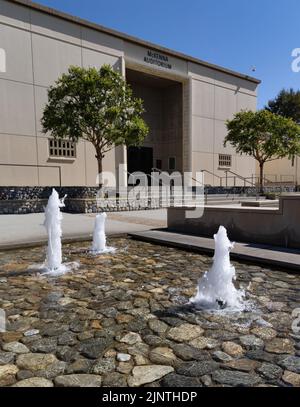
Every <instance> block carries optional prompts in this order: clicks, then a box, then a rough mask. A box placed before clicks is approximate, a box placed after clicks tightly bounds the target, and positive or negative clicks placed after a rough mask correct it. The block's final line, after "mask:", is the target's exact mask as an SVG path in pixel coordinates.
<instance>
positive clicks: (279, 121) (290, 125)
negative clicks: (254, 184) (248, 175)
mask: <svg viewBox="0 0 300 407" xmlns="http://www.w3.org/2000/svg"><path fill="white" fill-rule="evenodd" d="M226 126H227V130H228V134H227V136H226V137H225V141H224V146H226V144H227V143H230V144H232V145H233V147H235V149H236V151H237V152H238V153H240V154H247V155H250V156H252V157H254V158H255V159H256V160H257V161H258V163H259V168H260V176H259V185H260V192H261V193H263V178H264V164H265V163H266V162H268V161H272V160H277V159H279V158H283V157H289V158H290V157H292V156H293V155H295V154H299V153H300V126H299V125H298V124H296V123H295V122H294V121H293V120H292V119H289V118H285V117H282V116H279V115H276V114H274V113H271V112H269V111H267V110H259V111H257V112H252V111H241V112H239V113H237V114H236V115H235V116H234V118H233V119H232V120H228V121H227V122H226Z"/></svg>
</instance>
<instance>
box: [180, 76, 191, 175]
mask: <svg viewBox="0 0 300 407" xmlns="http://www.w3.org/2000/svg"><path fill="white" fill-rule="evenodd" d="M192 142H193V132H192V78H191V77H189V78H188V80H187V81H185V82H184V83H183V137H182V170H183V172H191V173H193V154H192V151H193V150H192Z"/></svg>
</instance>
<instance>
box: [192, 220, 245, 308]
mask: <svg viewBox="0 0 300 407" xmlns="http://www.w3.org/2000/svg"><path fill="white" fill-rule="evenodd" d="M214 240H215V254H214V257H213V265H212V267H211V269H210V270H209V271H208V272H207V271H206V272H205V274H204V276H203V277H202V278H201V279H200V280H199V282H198V288H197V294H196V295H195V297H192V298H191V299H190V303H192V304H194V305H195V307H196V308H204V309H223V308H228V309H232V310H243V309H244V308H245V304H244V302H243V299H244V296H245V292H244V290H238V289H236V288H235V286H234V284H233V281H234V280H235V279H236V274H235V268H234V267H233V266H232V265H231V264H230V257H229V253H230V250H231V249H232V248H233V246H234V243H232V242H230V240H229V239H228V237H227V231H226V229H225V228H224V226H220V227H219V230H218V233H217V234H215V235H214Z"/></svg>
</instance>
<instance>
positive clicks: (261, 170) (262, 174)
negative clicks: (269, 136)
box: [259, 162, 264, 194]
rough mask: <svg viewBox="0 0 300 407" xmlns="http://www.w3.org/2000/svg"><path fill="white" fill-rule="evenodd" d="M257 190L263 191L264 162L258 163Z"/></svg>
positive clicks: (261, 192)
mask: <svg viewBox="0 0 300 407" xmlns="http://www.w3.org/2000/svg"><path fill="white" fill-rule="evenodd" d="M259 192H260V194H263V193H264V162H260V163H259Z"/></svg>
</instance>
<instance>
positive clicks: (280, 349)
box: [0, 238, 300, 387]
mask: <svg viewBox="0 0 300 407" xmlns="http://www.w3.org/2000/svg"><path fill="white" fill-rule="evenodd" d="M109 244H111V245H113V246H115V247H117V249H118V250H117V252H116V253H115V254H106V255H102V256H98V257H93V256H88V255H86V251H87V249H88V247H89V245H90V243H89V242H87V243H82V242H81V243H78V244H72V245H64V247H63V251H64V256H65V259H64V261H79V262H80V264H81V267H80V268H79V269H78V270H76V271H73V272H71V273H69V274H65V275H64V276H61V277H56V278H54V277H46V276H41V275H38V274H37V273H36V272H35V273H30V272H28V270H27V268H28V267H29V266H30V265H32V264H35V263H41V262H43V260H44V258H45V251H46V249H45V248H41V247H39V248H33V249H24V250H17V251H6V252H1V253H0V308H1V309H2V310H3V311H2V313H3V314H5V317H6V332H2V333H0V345H1V350H0V386H48V387H50V386H154V387H156V386H172V387H174V386H176V387H180V386H199V387H201V386H300V329H299V325H300V324H298V322H297V318H298V319H300V318H299V315H300V311H299V307H300V275H299V274H298V275H297V274H291V273H288V272H285V271H280V270H270V269H267V268H265V267H259V266H255V265H251V264H241V263H237V262H234V263H233V264H234V265H235V267H236V271H237V281H236V284H237V286H239V287H242V288H247V293H248V298H249V300H250V301H251V303H252V304H253V306H252V307H251V309H250V310H249V311H248V312H243V313H228V312H226V311H220V312H216V313H211V312H207V311H206V312H203V311H202V312H200V311H196V310H194V309H192V308H191V307H190V306H187V305H186V303H187V301H188V299H189V298H190V297H191V296H192V295H194V294H195V288H196V283H197V280H198V278H199V277H201V275H202V274H203V273H204V272H205V271H206V270H208V269H209V267H210V265H211V261H212V260H211V258H209V257H207V256H202V255H199V254H195V253H191V252H185V251H180V250H177V249H173V248H168V247H162V246H156V245H152V244H149V243H142V242H138V241H134V240H129V239H125V238H114V239H110V241H109ZM297 310H298V311H297Z"/></svg>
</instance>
